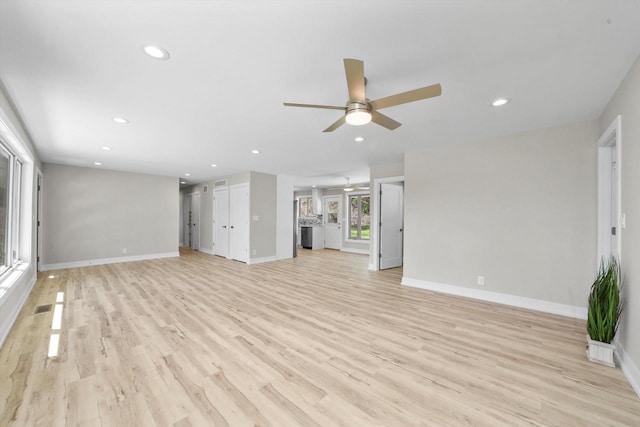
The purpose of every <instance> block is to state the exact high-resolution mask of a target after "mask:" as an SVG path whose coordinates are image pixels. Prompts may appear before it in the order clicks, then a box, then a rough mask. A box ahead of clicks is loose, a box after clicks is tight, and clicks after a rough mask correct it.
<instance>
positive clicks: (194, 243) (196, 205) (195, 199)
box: [189, 193, 200, 250]
mask: <svg viewBox="0 0 640 427" xmlns="http://www.w3.org/2000/svg"><path fill="white" fill-rule="evenodd" d="M189 217H190V219H191V222H190V228H191V233H190V234H191V239H190V246H191V249H195V250H200V193H193V194H191V212H190V215H189Z"/></svg>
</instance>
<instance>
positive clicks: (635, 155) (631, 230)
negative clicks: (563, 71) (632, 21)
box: [600, 57, 640, 393]
mask: <svg viewBox="0 0 640 427" xmlns="http://www.w3.org/2000/svg"><path fill="white" fill-rule="evenodd" d="M617 115H621V116H622V143H621V146H622V167H621V170H622V212H624V213H625V214H626V218H627V221H626V222H627V223H626V228H625V229H624V230H621V235H620V236H621V237H620V238H621V244H622V250H621V265H622V270H623V272H624V287H623V297H624V299H625V304H626V306H625V309H624V311H623V313H622V324H621V326H620V329H619V331H618V340H619V344H620V345H621V346H622V347H623V348H624V350H625V353H626V354H627V356H628V357H629V358H630V359H631V360H632V362H633V364H634V365H635V371H636V378H635V381H636V386H640V334H639V333H638V327H639V326H640V57H639V58H638V59H636V62H635V64H634V65H633V66H632V67H631V70H630V71H629V73H628V74H627V76H626V77H625V79H624V80H623V81H622V83H621V84H620V87H618V90H617V91H616V93H615V94H614V96H613V98H612V99H611V101H610V102H609V105H608V106H607V108H606V109H605V110H604V112H603V113H602V116H601V117H600V132H601V133H602V132H604V131H605V130H606V129H607V128H608V127H609V125H610V124H611V122H612V121H613V119H614V118H615V117H616V116H617ZM636 391H637V392H639V393H640V390H639V389H636Z"/></svg>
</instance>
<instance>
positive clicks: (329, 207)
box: [323, 196, 342, 249]
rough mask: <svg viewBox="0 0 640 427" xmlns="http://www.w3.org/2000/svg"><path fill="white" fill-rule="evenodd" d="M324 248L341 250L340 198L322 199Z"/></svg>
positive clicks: (328, 197) (327, 197)
mask: <svg viewBox="0 0 640 427" xmlns="http://www.w3.org/2000/svg"><path fill="white" fill-rule="evenodd" d="M323 217H324V247H325V248H327V249H342V196H326V197H325V198H324V214H323Z"/></svg>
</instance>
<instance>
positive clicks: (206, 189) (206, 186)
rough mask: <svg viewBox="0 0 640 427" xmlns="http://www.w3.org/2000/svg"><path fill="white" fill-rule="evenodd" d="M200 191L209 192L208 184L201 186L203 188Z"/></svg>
mask: <svg viewBox="0 0 640 427" xmlns="http://www.w3.org/2000/svg"><path fill="white" fill-rule="evenodd" d="M202 192H203V193H208V192H209V186H208V185H205V186H204V187H203V189H202Z"/></svg>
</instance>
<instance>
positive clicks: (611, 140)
mask: <svg viewBox="0 0 640 427" xmlns="http://www.w3.org/2000/svg"><path fill="white" fill-rule="evenodd" d="M621 127H622V120H621V117H620V116H618V117H616V118H615V120H614V121H613V123H611V125H610V126H609V128H608V129H607V130H606V131H605V132H604V133H603V134H602V136H601V137H600V139H599V140H598V251H597V256H598V259H597V260H596V266H599V265H600V262H601V261H602V260H603V259H607V258H609V257H610V256H616V257H618V259H620V257H621V233H622V229H624V228H625V225H626V224H625V222H626V221H625V220H626V218H625V215H624V213H623V212H622V202H621V194H622V189H621V182H622V180H621V166H622V147H621V139H620V135H621Z"/></svg>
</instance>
